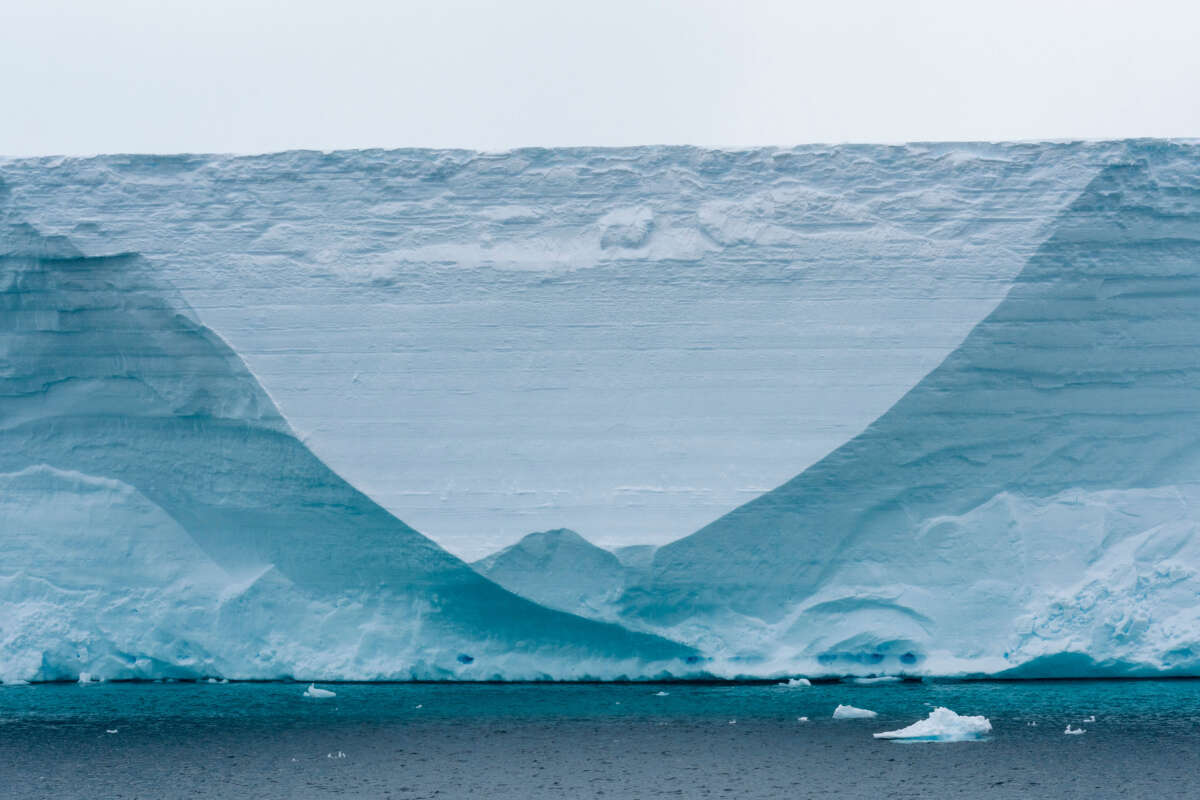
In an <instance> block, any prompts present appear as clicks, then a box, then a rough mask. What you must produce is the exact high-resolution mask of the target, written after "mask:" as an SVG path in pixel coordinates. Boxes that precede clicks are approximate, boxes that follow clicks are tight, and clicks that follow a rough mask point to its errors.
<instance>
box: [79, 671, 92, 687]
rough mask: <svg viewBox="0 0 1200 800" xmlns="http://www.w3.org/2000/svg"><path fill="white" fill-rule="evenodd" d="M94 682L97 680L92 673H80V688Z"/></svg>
mask: <svg viewBox="0 0 1200 800" xmlns="http://www.w3.org/2000/svg"><path fill="white" fill-rule="evenodd" d="M94 680H95V678H93V677H92V673H90V672H81V673H79V685H80V686H86V685H87V684H89V683H91V682H92V681H94Z"/></svg>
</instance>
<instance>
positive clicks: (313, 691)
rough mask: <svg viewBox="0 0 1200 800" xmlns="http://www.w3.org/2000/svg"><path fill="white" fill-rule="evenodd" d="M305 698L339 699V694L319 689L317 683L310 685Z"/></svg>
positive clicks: (305, 691) (305, 692)
mask: <svg viewBox="0 0 1200 800" xmlns="http://www.w3.org/2000/svg"><path fill="white" fill-rule="evenodd" d="M304 696H305V697H337V692H331V691H330V690H328V689H318V688H317V685H316V684H315V683H310V684H309V685H308V688H307V689H305V690H304Z"/></svg>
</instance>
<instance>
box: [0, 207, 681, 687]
mask: <svg viewBox="0 0 1200 800" xmlns="http://www.w3.org/2000/svg"><path fill="white" fill-rule="evenodd" d="M0 199H2V198H0ZM0 356H2V358H0V490H2V491H0V542H2V543H3V552H4V558H3V559H2V563H0V605H2V607H3V609H4V613H3V614H0V680H6V679H18V678H19V679H26V680H30V679H41V680H47V679H59V678H73V677H74V676H76V675H78V674H79V673H81V672H90V673H92V674H93V675H94V676H97V677H108V678H123V677H156V676H162V675H190V676H198V675H223V676H227V677H234V678H277V677H284V676H295V677H298V678H305V677H307V678H324V679H333V678H364V679H371V678H448V677H458V678H492V677H499V678H507V679H517V678H572V677H585V676H591V677H610V678H611V677H618V676H630V677H637V676H642V677H644V676H649V675H655V674H658V673H659V671H661V670H663V669H673V670H675V671H677V672H679V671H682V670H683V669H686V668H685V667H683V666H682V665H683V663H684V660H685V659H686V658H688V657H689V656H690V655H691V651H689V650H688V649H687V648H685V647H682V646H679V645H676V644H673V643H671V642H667V641H665V640H662V639H658V638H655V637H652V636H646V635H641V634H631V633H629V632H627V631H625V630H623V629H621V628H618V627H616V626H613V625H604V624H599V623H594V622H590V621H585V620H582V619H579V618H577V617H572V616H570V615H568V614H564V613H561V612H556V611H551V610H548V609H545V608H542V607H539V606H537V605H535V604H533V603H531V602H528V601H526V600H523V599H520V598H518V597H516V596H514V595H512V594H510V593H508V592H506V591H504V590H503V589H500V588H499V587H497V586H496V585H495V584H493V583H491V582H490V581H487V580H485V579H483V578H481V577H480V576H478V575H477V574H476V573H475V572H473V571H472V570H471V569H470V568H469V567H468V566H467V565H466V564H464V563H462V562H461V561H459V560H458V559H457V558H455V557H454V556H452V555H450V554H448V553H447V552H445V551H444V550H442V549H441V548H440V547H438V546H437V545H435V544H434V543H433V542H431V541H429V540H428V539H426V538H425V537H424V536H422V535H421V534H419V533H417V532H416V531H414V530H413V529H412V528H410V527H408V526H407V525H405V524H404V523H402V522H401V521H399V520H398V519H396V518H395V517H394V516H392V515H391V514H390V513H388V512H387V511H385V510H384V509H383V508H381V507H380V506H378V505H377V504H376V503H374V502H372V501H371V500H370V499H368V498H367V497H366V496H365V495H363V494H362V493H360V492H358V491H357V490H355V489H354V488H353V487H351V486H350V485H349V484H347V483H346V482H345V481H343V480H342V479H341V478H340V477H338V475H336V474H335V473H334V472H332V471H331V470H330V469H329V468H328V467H326V466H325V464H324V463H322V462H321V461H320V460H319V459H318V458H316V457H315V456H314V455H313V454H312V453H311V452H309V450H308V449H307V448H306V447H305V446H304V445H303V444H302V443H301V442H300V441H299V440H297V438H296V437H295V436H294V435H293V433H292V431H291V430H290V428H289V426H288V424H287V423H286V422H285V421H284V419H283V418H282V417H281V416H280V414H279V412H278V410H277V409H276V407H275V405H274V404H273V403H272V401H271V399H270V397H268V396H267V394H266V393H265V392H264V391H263V389H262V387H261V386H260V385H259V384H258V382H257V381H256V379H255V378H254V376H253V375H252V374H251V373H250V372H249V370H247V368H246V366H245V365H244V364H243V362H242V361H241V359H239V358H238V356H237V355H236V354H235V353H234V352H233V351H232V350H231V349H230V348H229V347H228V346H226V344H225V343H224V342H223V341H222V340H221V339H220V338H219V337H218V336H216V335H215V334H214V333H213V332H212V331H211V330H209V329H208V328H206V327H204V326H203V325H201V324H199V323H198V322H197V321H196V319H195V318H194V316H193V315H192V314H191V313H190V311H189V310H188V308H187V307H186V306H185V305H184V304H183V303H182V301H181V300H180V299H179V298H178V297H176V296H174V295H173V293H172V292H171V291H170V290H169V289H168V288H167V287H165V286H164V284H163V283H162V281H161V280H160V279H159V277H158V275H157V271H156V270H155V269H154V268H153V267H151V266H150V265H149V264H148V263H147V262H146V261H145V259H143V258H142V257H140V256H137V255H114V256H105V257H87V256H84V255H83V254H81V253H80V252H79V251H78V250H76V249H75V248H74V247H73V246H72V245H71V244H70V243H69V242H67V241H66V240H65V239H63V238H61V237H43V236H41V235H40V234H39V233H38V231H36V230H35V229H34V228H33V227H31V226H29V225H27V224H19V223H18V224H9V225H6V226H4V227H3V228H2V229H0Z"/></svg>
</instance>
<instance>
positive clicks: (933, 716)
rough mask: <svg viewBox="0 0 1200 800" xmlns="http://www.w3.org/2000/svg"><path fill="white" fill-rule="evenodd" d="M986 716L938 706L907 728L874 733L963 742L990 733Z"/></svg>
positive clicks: (878, 736)
mask: <svg viewBox="0 0 1200 800" xmlns="http://www.w3.org/2000/svg"><path fill="white" fill-rule="evenodd" d="M991 730H992V723H991V721H990V720H988V718H987V717H964V716H962V715H961V714H955V713H954V712H953V711H951V710H950V709H948V708H944V707H942V706H938V707H937V708H935V709H934V710H933V711H930V712H929V716H928V717H926V718H925V719H923V720H920V721H919V722H914V723H913V724H912V725H909V726H908V727H907V728H901V729H900V730H896V731H884V732H883V733H877V734H875V738H876V739H906V740H908V741H914V742H965V741H968V740H970V739H978V738H979V737H980V736H983V735H984V734H985V733H991Z"/></svg>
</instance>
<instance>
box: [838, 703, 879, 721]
mask: <svg viewBox="0 0 1200 800" xmlns="http://www.w3.org/2000/svg"><path fill="white" fill-rule="evenodd" d="M877 716H879V714H878V713H877V712H875V711H871V710H869V709H866V708H855V707H854V706H843V705H839V706H838V707H837V708H835V709H834V710H833V718H834V719H871V718H872V717H877Z"/></svg>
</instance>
